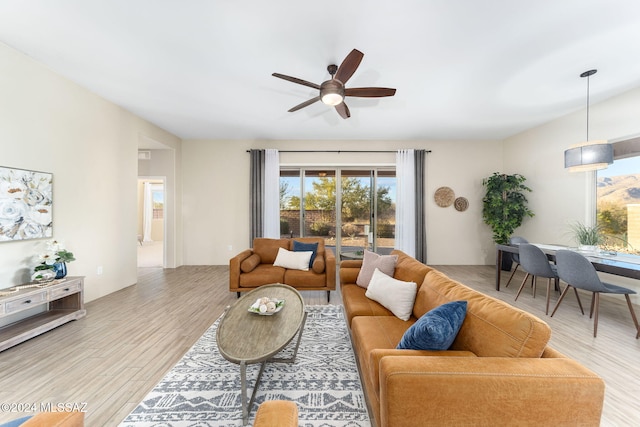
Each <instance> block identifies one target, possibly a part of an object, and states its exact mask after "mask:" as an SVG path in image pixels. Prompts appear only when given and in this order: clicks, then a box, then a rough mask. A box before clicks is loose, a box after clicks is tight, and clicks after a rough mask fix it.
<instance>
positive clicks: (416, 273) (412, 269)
mask: <svg viewBox="0 0 640 427" xmlns="http://www.w3.org/2000/svg"><path fill="white" fill-rule="evenodd" d="M391 255H396V256H397V257H398V261H397V262H396V269H395V271H394V273H393V277H394V278H395V279H398V280H403V281H405V282H416V283H417V285H418V288H419V287H420V285H421V284H422V282H423V281H424V278H425V276H426V275H427V273H428V272H429V271H431V270H433V269H432V268H431V267H429V266H427V265H424V264H423V263H421V262H420V261H418V260H416V259H415V258H413V257H411V256H409V255H407V254H405V253H404V252H402V251H400V250H397V249H394V250H393V251H392V252H391Z"/></svg>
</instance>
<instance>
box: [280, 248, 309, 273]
mask: <svg viewBox="0 0 640 427" xmlns="http://www.w3.org/2000/svg"><path fill="white" fill-rule="evenodd" d="M311 255H313V252H311V251H307V252H292V251H288V250H286V249H285V248H280V249H278V256H277V257H276V260H275V261H274V262H273V265H275V266H277V267H283V268H287V269H291V270H304V271H307V270H309V260H310V259H311Z"/></svg>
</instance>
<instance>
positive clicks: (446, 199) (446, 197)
mask: <svg viewBox="0 0 640 427" xmlns="http://www.w3.org/2000/svg"><path fill="white" fill-rule="evenodd" d="M433 198H434V199H435V201H436V205H438V206H440V207H441V208H446V207H447V206H451V205H452V204H453V201H454V199H455V198H456V195H455V194H454V192H453V190H452V189H451V188H449V187H440V188H438V189H437V190H436V192H435V194H434V196H433Z"/></svg>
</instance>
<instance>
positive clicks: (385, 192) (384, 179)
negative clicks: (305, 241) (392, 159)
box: [280, 167, 396, 258]
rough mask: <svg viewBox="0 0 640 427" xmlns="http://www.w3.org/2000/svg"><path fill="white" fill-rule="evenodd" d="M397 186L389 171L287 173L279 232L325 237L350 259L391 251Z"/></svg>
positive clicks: (282, 175) (282, 184)
mask: <svg viewBox="0 0 640 427" xmlns="http://www.w3.org/2000/svg"><path fill="white" fill-rule="evenodd" d="M338 183H339V185H338ZM395 188H396V175H395V169H393V168H388V167H387V168H383V167H380V168H361V167H358V168H356V167H353V168H335V167H334V168H327V169H324V168H309V169H306V168H300V169H297V168H291V169H282V170H281V171H280V233H281V235H282V236H283V237H285V236H286V237H297V236H318V237H323V238H324V239H325V244H326V245H327V246H329V247H334V248H335V250H336V253H337V254H340V255H341V256H342V257H345V258H346V257H349V258H358V257H362V254H363V251H364V250H365V249H368V250H371V251H375V252H378V253H390V252H391V251H392V250H393V248H394V245H395V196H396V192H395ZM301 213H302V215H301Z"/></svg>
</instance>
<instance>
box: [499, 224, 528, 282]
mask: <svg viewBox="0 0 640 427" xmlns="http://www.w3.org/2000/svg"><path fill="white" fill-rule="evenodd" d="M520 243H529V241H528V240H527V239H525V238H524V237H520V236H512V237H510V238H509V244H510V245H519V244H520ZM511 259H512V260H513V262H515V263H516V266H515V267H514V268H513V271H512V272H511V276H509V280H507V284H506V285H505V286H504V287H505V288H508V287H509V283H511V279H513V275H514V274H516V270H517V269H518V267H520V254H515V253H512V254H511Z"/></svg>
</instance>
